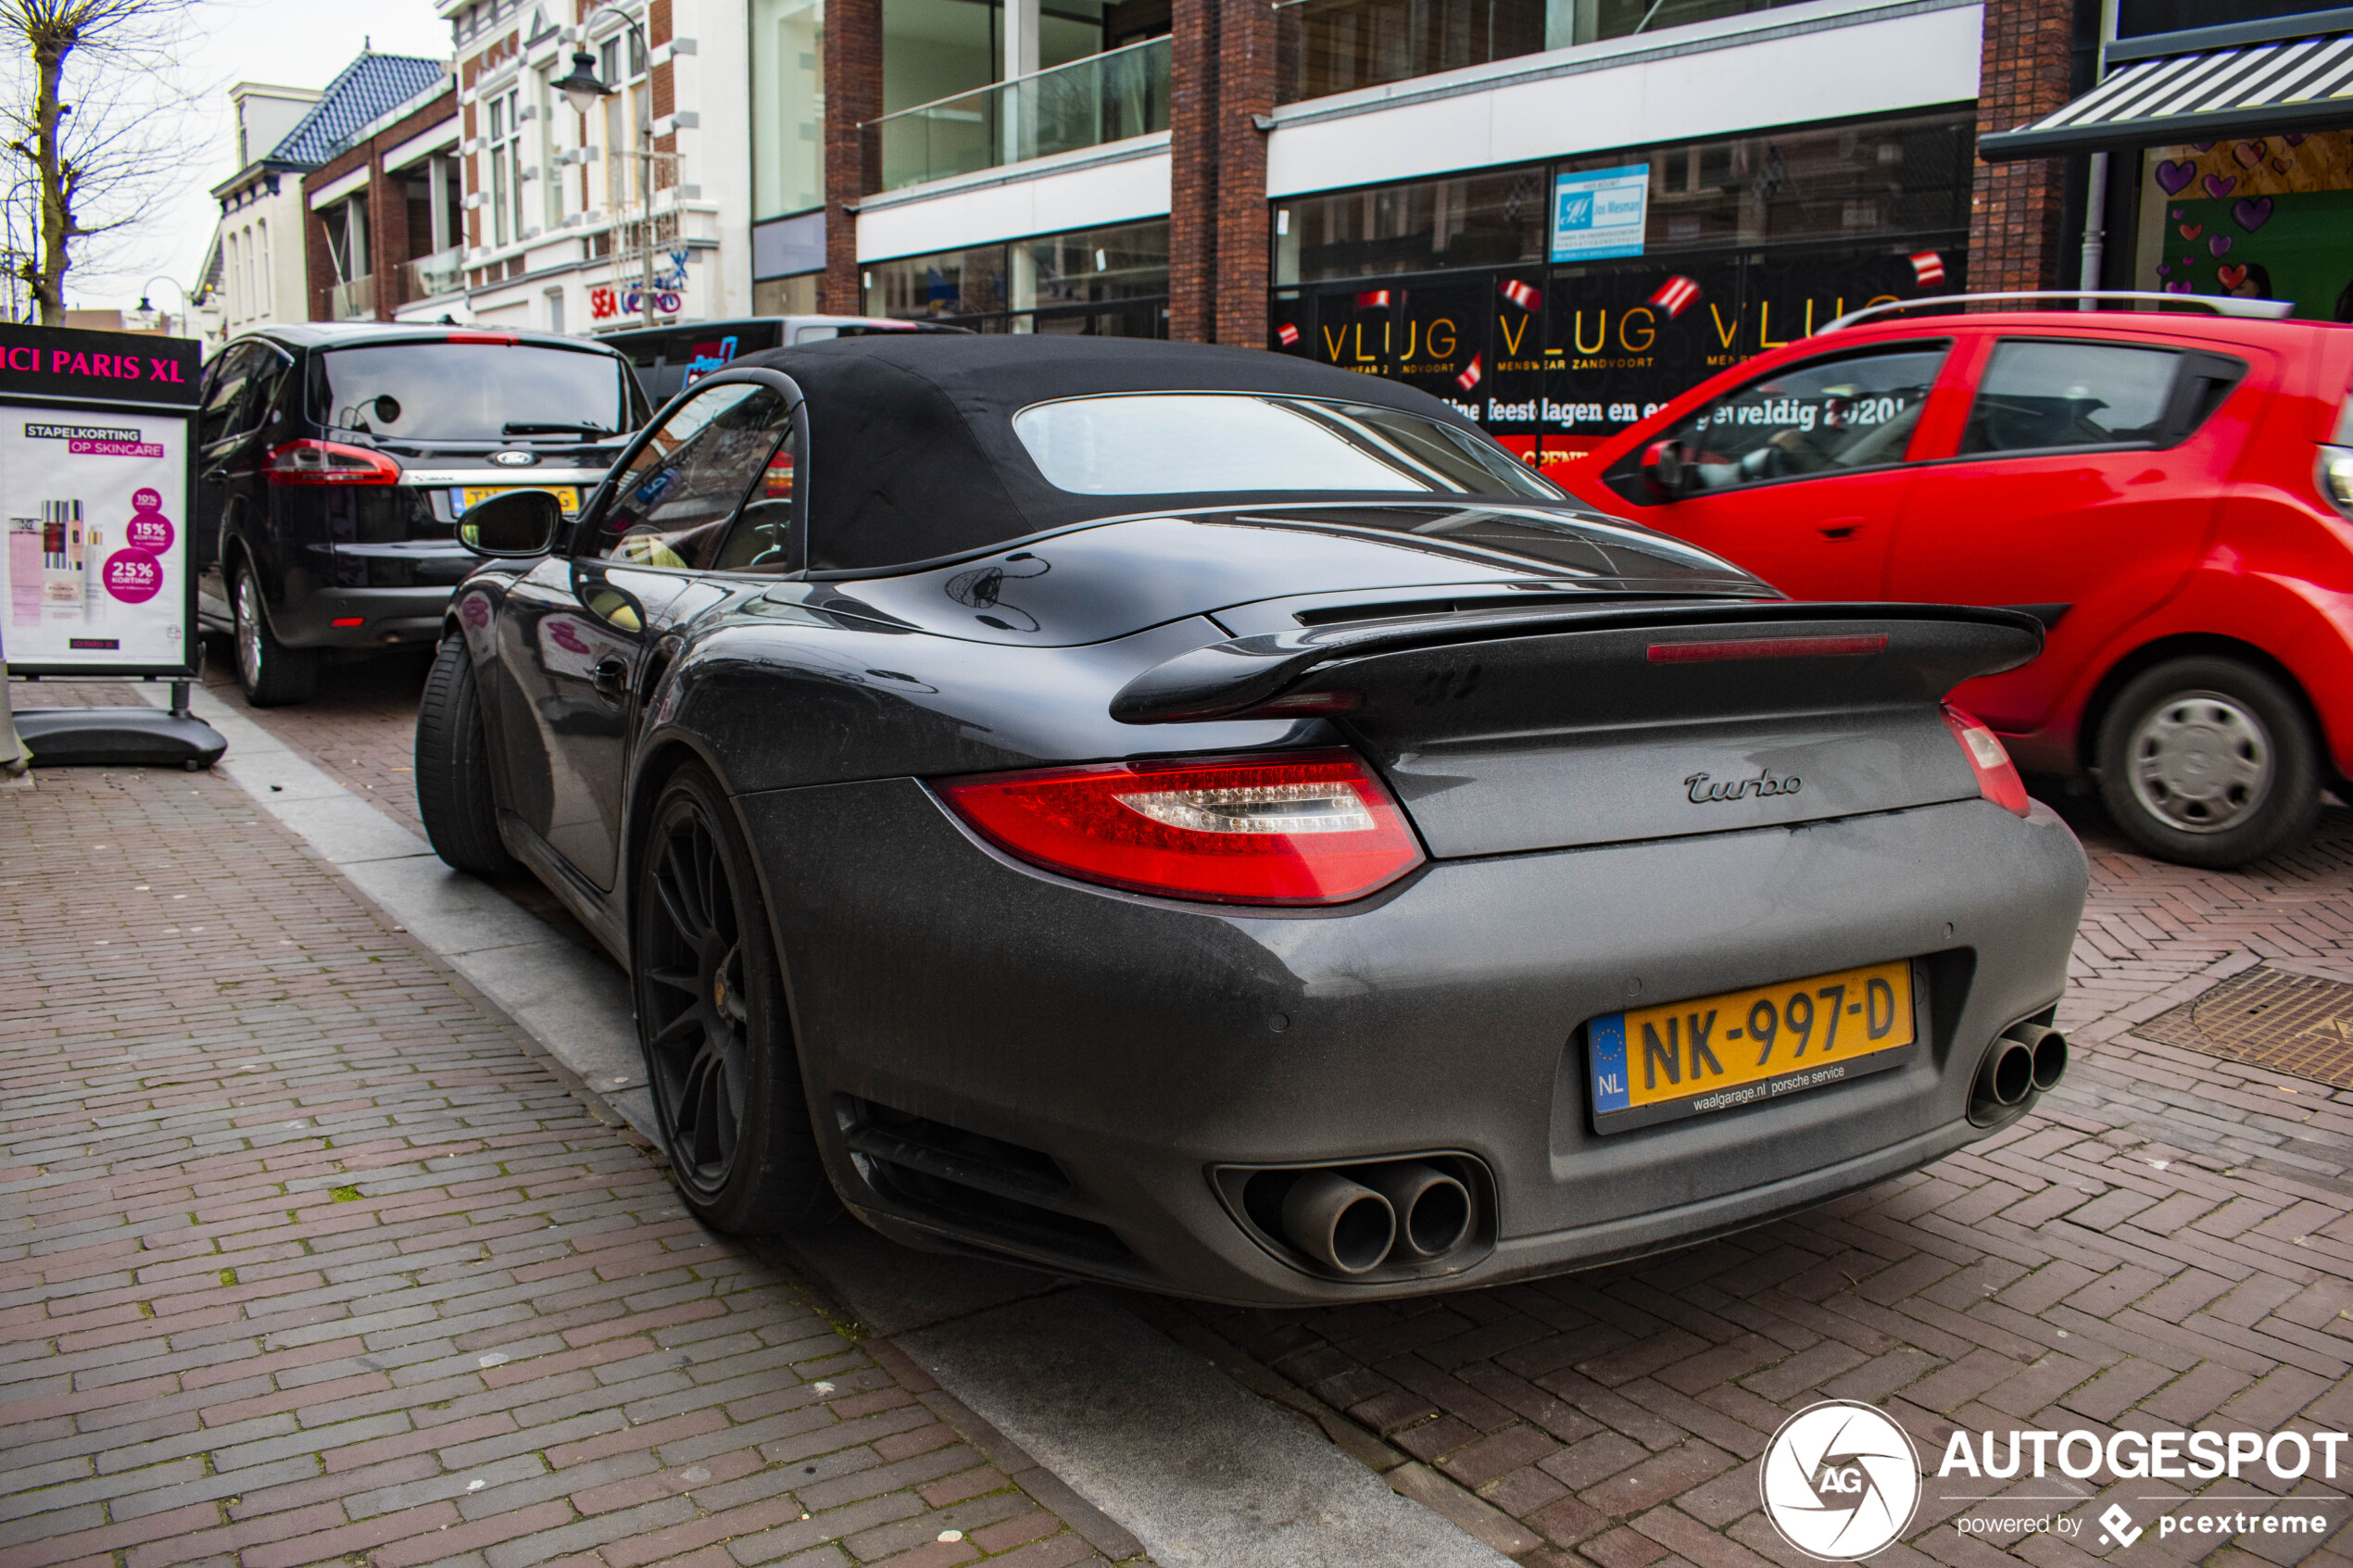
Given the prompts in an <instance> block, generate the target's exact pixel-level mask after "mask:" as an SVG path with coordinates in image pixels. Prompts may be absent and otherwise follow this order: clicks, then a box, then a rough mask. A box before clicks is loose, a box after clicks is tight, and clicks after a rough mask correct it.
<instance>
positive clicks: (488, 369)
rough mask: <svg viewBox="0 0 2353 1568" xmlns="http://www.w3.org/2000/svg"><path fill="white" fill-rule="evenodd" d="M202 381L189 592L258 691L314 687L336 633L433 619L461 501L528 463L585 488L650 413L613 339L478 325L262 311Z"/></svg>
mask: <svg viewBox="0 0 2353 1568" xmlns="http://www.w3.org/2000/svg"><path fill="white" fill-rule="evenodd" d="M200 396H201V408H200V412H199V413H198V416H197V433H196V441H197V449H198V458H197V483H196V528H195V551H196V566H197V570H198V571H199V573H200V574H201V575H200V576H199V578H198V594H197V612H198V614H199V615H200V617H201V618H202V620H203V623H204V624H205V625H206V626H207V627H208V628H209V629H211V630H213V631H218V632H230V633H233V634H234V636H235V639H236V648H237V678H238V681H239V683H240V684H242V685H243V686H244V687H245V696H247V697H248V698H250V699H251V700H252V701H253V702H254V703H255V704H256V705H258V706H260V707H271V706H274V705H277V704H281V703H291V702H301V701H304V700H306V699H307V698H308V696H310V693H311V688H312V686H313V684H314V683H315V682H316V681H317V679H318V671H319V665H320V661H321V659H322V658H323V657H324V656H325V654H326V652H327V650H330V649H337V648H342V649H353V648H363V649H364V648H382V647H387V646H397V645H400V644H404V643H416V642H420V641H422V642H426V643H430V642H432V641H434V639H436V638H438V637H439V636H440V635H441V627H442V621H443V619H444V616H445V614H446V612H447V609H448V605H449V591H450V589H451V588H453V587H455V586H456V585H457V583H458V581H459V578H461V577H463V576H465V574H466V571H467V569H468V568H469V567H471V566H472V564H473V558H472V557H471V556H469V555H467V554H466V552H465V551H464V550H463V549H461V548H460V547H459V545H458V543H457V540H456V537H455V533H454V530H455V527H456V523H457V520H458V518H459V516H461V515H462V514H463V513H464V511H465V509H466V508H468V507H469V506H472V505H473V504H475V503H476V502H479V501H481V500H483V499H484V498H486V497H488V496H490V495H497V494H499V493H501V492H503V491H505V490H508V489H511V488H513V487H514V486H515V485H517V484H519V483H529V484H533V485H536V486H540V487H542V488H546V489H548V490H550V491H552V492H553V493H554V494H555V495H558V496H559V497H560V499H561V500H562V501H564V502H565V503H566V504H568V505H569V506H571V507H572V508H577V507H578V506H579V503H580V497H582V496H584V495H586V494H587V493H588V491H589V490H590V489H591V488H592V487H593V486H594V485H595V484H596V483H597V482H598V480H600V479H602V478H603V477H604V473H605V470H606V469H608V468H609V467H610V466H611V464H612V460H613V458H614V457H615V456H616V455H618V453H619V452H620V450H621V445H620V438H621V437H623V436H624V435H626V434H627V433H629V432H630V431H633V430H635V429H636V428H637V427H638V426H640V425H642V424H643V423H645V421H646V402H645V397H644V395H643V394H642V393H641V392H640V391H639V390H638V387H637V383H636V380H635V377H634V376H633V375H631V373H630V370H629V365H628V362H627V361H626V360H625V359H623V358H622V357H621V356H620V355H618V354H616V353H614V352H613V351H612V350H611V349H610V348H606V347H602V346H599V345H596V344H589V343H582V342H579V341H577V340H575V339H572V338H562V337H552V336H548V335H546V334H543V333H534V332H505V331H495V330H489V329H483V328H472V327H385V326H378V325H375V324H373V323H368V324H363V325H350V326H328V325H323V324H321V325H312V326H272V327H267V328H264V329H262V330H260V331H258V332H253V333H251V334H248V335H246V336H245V337H240V338H237V339H236V340H234V341H233V342H232V343H230V344H229V345H227V346H225V347H224V348H222V349H221V350H220V353H219V354H217V355H215V356H214V357H213V358H212V360H211V362H210V363H209V364H208V365H207V366H206V367H205V372H204V383H203V386H202V389H201V394H200Z"/></svg>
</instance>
